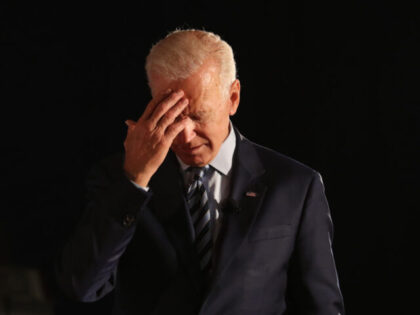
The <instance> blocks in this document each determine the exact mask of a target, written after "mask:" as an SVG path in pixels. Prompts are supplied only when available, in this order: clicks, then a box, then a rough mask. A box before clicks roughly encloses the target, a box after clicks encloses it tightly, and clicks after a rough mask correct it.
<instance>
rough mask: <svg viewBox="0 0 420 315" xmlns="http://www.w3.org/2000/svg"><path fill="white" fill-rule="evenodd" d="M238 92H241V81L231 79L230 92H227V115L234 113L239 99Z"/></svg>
mask: <svg viewBox="0 0 420 315" xmlns="http://www.w3.org/2000/svg"><path fill="white" fill-rule="evenodd" d="M240 94H241V83H240V82H239V80H238V79H236V80H235V81H233V83H232V85H231V86H230V92H229V105H230V109H229V115H230V116H233V115H235V113H236V111H237V110H238V106H239V100H240Z"/></svg>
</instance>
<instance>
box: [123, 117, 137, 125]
mask: <svg viewBox="0 0 420 315" xmlns="http://www.w3.org/2000/svg"><path fill="white" fill-rule="evenodd" d="M124 122H125V124H126V125H127V126H128V127H131V126H135V125H136V122H135V121H134V120H131V119H127V120H126V121H124Z"/></svg>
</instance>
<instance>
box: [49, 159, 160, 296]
mask: <svg viewBox="0 0 420 315" xmlns="http://www.w3.org/2000/svg"><path fill="white" fill-rule="evenodd" d="M117 173H118V174H119V173H120V174H119V176H111V175H110V172H109V170H108V169H107V168H106V167H105V166H104V165H103V164H98V165H97V166H95V167H94V168H92V170H91V171H90V173H89V174H88V176H87V180H86V205H85V211H84V215H83V217H82V219H81V220H80V222H79V223H78V225H77V227H76V229H75V231H74V233H73V235H72V236H71V237H70V239H69V240H68V242H67V243H66V244H65V245H64V247H63V248H62V249H61V251H60V252H59V253H58V255H57V257H56V260H55V266H54V267H55V275H56V279H57V282H58V285H59V287H60V288H61V289H62V290H63V291H64V293H65V294H66V295H68V296H69V297H70V298H72V299H75V300H78V301H82V302H93V301H96V300H99V299H101V298H102V297H103V296H105V295H106V294H107V293H109V292H110V291H111V290H113V288H114V286H115V281H116V274H117V265H118V261H119V258H120V257H121V255H122V254H123V253H124V251H125V249H126V247H127V245H128V244H129V242H130V241H131V239H132V237H133V235H134V232H135V230H136V226H137V222H138V220H139V219H140V218H141V214H142V211H144V210H145V208H146V207H147V204H148V201H149V199H150V197H151V195H152V192H151V191H144V190H140V189H138V188H136V187H135V186H134V185H133V184H132V183H131V182H130V181H129V179H128V178H126V177H125V176H124V175H123V172H122V171H121V172H117Z"/></svg>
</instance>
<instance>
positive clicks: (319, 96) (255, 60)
mask: <svg viewBox="0 0 420 315" xmlns="http://www.w3.org/2000/svg"><path fill="white" fill-rule="evenodd" d="M417 15H418V14H417ZM0 23H1V51H0V53H1V55H0V57H1V59H0V60H1V61H0V65H1V68H0V69H1V105H2V106H1V109H2V115H1V118H2V121H3V122H2V129H3V130H2V131H3V132H2V141H1V147H2V154H1V157H2V163H1V178H2V179H3V180H2V181H1V188H2V192H3V193H4V196H5V197H4V198H2V200H3V202H2V207H1V217H0V218H1V223H2V229H3V231H2V234H3V235H4V237H6V241H3V243H4V244H5V245H4V246H6V248H5V249H3V250H2V254H1V255H0V257H1V258H2V263H6V264H9V265H10V264H11V265H16V266H28V267H35V268H39V269H40V270H42V271H43V272H44V274H45V276H46V278H45V279H46V283H47V289H48V290H50V291H51V292H56V291H55V289H54V282H53V281H52V278H51V277H50V275H51V274H50V270H51V268H50V267H51V257H52V256H53V254H54V252H55V251H56V249H57V248H58V247H59V246H60V245H61V243H62V242H63V240H65V238H66V236H67V235H68V233H69V232H70V231H71V229H72V227H73V225H74V224H75V222H76V221H77V219H78V217H79V215H80V213H81V211H82V209H83V181H84V177H85V175H86V172H87V171H88V170H89V168H90V167H91V166H92V164H93V163H95V162H96V161H98V160H99V159H101V158H102V157H105V156H106V155H108V154H110V153H112V152H115V151H118V150H122V149H123V146H122V142H123V139H124V137H125V132H126V127H125V125H124V120H125V119H127V118H130V119H136V118H138V116H139V115H140V114H141V113H142V111H143V109H144V106H145V104H147V102H148V101H149V92H148V89H147V85H146V78H145V74H144V59H145V56H146V55H147V53H148V50H149V48H150V46H151V44H152V43H154V42H156V41H157V40H159V39H160V38H161V37H162V36H164V35H165V34H166V33H167V32H169V31H171V30H173V29H174V28H175V27H183V28H200V29H201V28H204V29H206V30H210V31H213V32H215V33H218V34H220V35H221V36H222V38H224V39H225V40H227V41H228V42H229V43H230V44H231V45H232V47H233V49H234V53H235V57H236V60H237V65H238V75H239V79H240V80H241V84H242V93H241V104H240V107H239V111H238V113H237V115H236V116H234V118H233V122H234V123H235V124H236V125H237V126H238V127H239V130H240V131H241V132H242V133H243V134H244V135H245V136H247V137H248V138H249V139H251V140H253V141H256V142H258V143H261V144H263V145H266V146H268V147H271V148H273V149H275V150H277V151H279V152H282V153H284V154H287V155H289V156H291V157H293V158H295V159H297V160H299V161H302V162H303V163H306V164H308V165H310V166H311V167H313V168H315V169H317V170H318V171H319V172H320V173H321V174H322V175H323V178H324V183H325V187H326V193H327V197H328V200H329V203H330V207H331V211H332V217H333V221H334V224H335V239H334V250H335V256H336V263H337V268H338V272H339V277H340V282H341V287H342V291H343V295H344V299H345V304H346V309H347V312H348V314H408V313H409V312H410V314H411V313H412V312H413V311H414V310H415V308H414V303H415V302H416V301H415V298H416V296H415V294H414V292H415V291H417V290H415V289H413V287H409V286H410V285H411V284H412V283H414V284H415V282H414V279H413V274H414V268H415V267H416V265H415V263H414V261H413V257H411V253H412V252H415V251H416V249H417V248H418V246H417V243H416V242H415V238H416V235H415V232H416V231H417V229H416V226H417V223H416V222H415V220H414V217H415V212H416V211H418V210H419V207H418V205H417V202H416V201H417V200H416V199H417V195H418V194H419V192H420V190H419V185H418V184H417V180H418V175H419V172H418V170H419V167H418V161H419V136H420V134H419V129H420V128H419V123H420V116H419V114H420V113H419V106H420V105H419V97H418V86H419V85H418V84H419V80H418V78H419V75H420V71H419V70H420V68H419V58H418V56H419V55H420V49H419V48H420V45H419V42H418V39H419V28H418V27H419V24H418V21H417V20H416V10H414V7H411V6H410V5H408V4H401V3H400V4H398V5H397V4H396V2H394V4H392V5H388V4H385V3H383V2H382V1H362V0H359V1H347V2H343V1H331V2H325V1H322V2H318V1H307V2H306V3H302V2H295V1H284V2H278V1H259V2H250V3H248V4H247V3H245V2H244V1H225V2H217V1H151V2H150V3H147V4H146V3H138V4H137V5H136V6H124V5H121V4H120V5H116V4H115V3H114V4H104V3H101V4H97V5H94V4H90V5H87V4H86V3H84V4H83V5H77V4H75V3H68V4H59V5H58V4H55V5H53V6H50V5H48V6H47V5H38V4H31V5H28V4H27V5H17V4H15V5H5V4H3V5H2V7H1V10H0ZM52 297H53V298H54V299H56V300H57V301H59V303H58V306H57V309H58V310H60V311H59V312H58V313H61V314H65V313H66V314H67V313H68V314H71V313H75V312H76V311H75V310H77V311H78V312H79V313H80V312H83V311H85V312H87V313H93V310H99V309H101V310H102V311H103V312H104V314H105V313H106V312H105V311H104V310H105V309H108V306H109V303H110V298H108V299H105V300H103V301H101V302H99V303H95V304H90V305H72V304H70V303H69V302H68V301H67V302H66V301H64V300H60V299H58V298H59V297H57V296H56V295H55V294H52ZM64 305H65V306H64ZM70 310H71V311H70Z"/></svg>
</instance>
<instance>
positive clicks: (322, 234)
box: [289, 173, 344, 315]
mask: <svg viewBox="0 0 420 315" xmlns="http://www.w3.org/2000/svg"><path fill="white" fill-rule="evenodd" d="M332 239H333V223H332V220H331V215H330V210H329V206H328V202H327V198H326V196H325V191H324V185H323V183H322V178H321V175H320V174H319V173H314V176H313V178H312V181H311V183H310V185H309V188H308V191H307V195H306V199H305V202H304V206H303V212H302V217H301V221H300V226H299V230H298V235H297V239H296V246H295V250H294V254H293V257H292V260H291V263H290V270H289V283H290V285H289V286H290V287H289V295H290V296H289V298H290V300H291V301H290V302H291V303H290V304H291V307H292V308H293V309H295V311H296V314H319V315H321V314H322V315H326V314H331V315H338V314H340V315H344V305H343V298H342V295H341V292H340V287H339V283H338V276H337V271H336V267H335V262H334V256H333V252H332Z"/></svg>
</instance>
